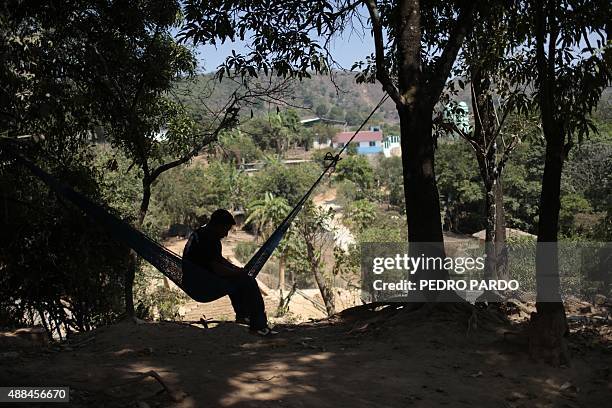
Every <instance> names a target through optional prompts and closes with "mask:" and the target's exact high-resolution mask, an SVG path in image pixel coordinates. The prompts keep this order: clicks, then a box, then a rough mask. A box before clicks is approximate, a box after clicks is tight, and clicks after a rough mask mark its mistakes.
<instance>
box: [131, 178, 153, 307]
mask: <svg viewBox="0 0 612 408" xmlns="http://www.w3.org/2000/svg"><path fill="white" fill-rule="evenodd" d="M142 187H143V192H142V201H141V202H140V210H139V212H138V218H137V220H136V225H135V228H136V229H138V230H140V229H141V228H142V225H143V224H144V219H145V217H146V215H147V211H148V210H149V203H150V202H151V182H150V181H148V179H147V178H146V177H145V178H144V179H143V181H142ZM129 257H130V258H129V262H128V268H127V271H126V274H125V313H126V315H127V316H128V317H130V318H132V317H135V316H136V313H135V309H134V278H135V277H136V268H137V267H138V254H137V253H136V251H134V250H133V249H130V254H129Z"/></svg>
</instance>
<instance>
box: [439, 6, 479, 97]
mask: <svg viewBox="0 0 612 408" xmlns="http://www.w3.org/2000/svg"><path fill="white" fill-rule="evenodd" d="M466 3H467V5H464V6H463V7H462V8H461V11H460V12H459V17H458V18H457V23H456V24H455V26H454V27H453V30H452V31H451V33H450V35H449V37H448V42H447V43H446V46H445V47H444V50H443V51H442V55H440V58H439V59H438V61H437V62H436V65H435V67H434V68H433V75H432V79H437V83H433V84H431V85H432V89H431V91H430V92H429V98H430V100H431V101H437V100H438V99H439V98H440V95H441V94H442V90H443V89H444V85H445V84H446V78H447V77H448V74H449V72H450V70H451V68H452V67H453V63H454V62H455V59H456V58H457V54H458V53H459V50H460V49H461V45H462V44H463V40H464V38H465V37H466V35H467V34H468V33H469V31H470V30H471V29H472V19H473V15H474V9H475V8H476V3H477V2H476V1H467V2H466ZM464 4H465V3H464Z"/></svg>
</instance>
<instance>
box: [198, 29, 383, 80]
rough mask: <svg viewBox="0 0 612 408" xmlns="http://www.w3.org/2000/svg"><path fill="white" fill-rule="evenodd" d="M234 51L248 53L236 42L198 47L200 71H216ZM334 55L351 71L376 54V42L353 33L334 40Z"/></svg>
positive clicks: (368, 36)
mask: <svg viewBox="0 0 612 408" xmlns="http://www.w3.org/2000/svg"><path fill="white" fill-rule="evenodd" d="M232 49H234V50H236V53H242V54H245V53H247V52H248V50H247V48H246V45H245V43H244V42H234V43H229V42H226V43H225V44H219V45H217V47H216V48H215V47H214V46H212V45H205V46H198V47H197V48H196V51H197V53H198V60H199V61H200V69H202V70H203V71H204V72H211V71H216V68H217V67H218V66H219V65H220V64H221V63H223V61H225V58H226V57H227V56H228V55H231V53H232ZM331 52H332V55H333V56H334V59H335V60H336V61H337V62H338V63H339V64H340V65H341V66H342V67H343V68H345V69H350V68H351V66H352V65H353V63H354V62H355V61H360V60H363V59H365V57H366V56H367V55H370V54H371V53H372V52H374V41H373V39H372V37H371V36H370V35H369V33H366V34H365V35H363V34H361V35H358V34H357V33H353V34H351V35H345V36H344V37H338V38H336V39H334V40H333V43H332V48H331Z"/></svg>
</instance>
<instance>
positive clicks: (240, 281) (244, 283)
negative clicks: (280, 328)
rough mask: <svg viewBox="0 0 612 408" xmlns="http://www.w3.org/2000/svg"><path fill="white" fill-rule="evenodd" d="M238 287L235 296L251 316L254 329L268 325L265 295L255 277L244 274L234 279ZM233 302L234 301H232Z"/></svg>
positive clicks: (251, 325) (250, 319)
mask: <svg viewBox="0 0 612 408" xmlns="http://www.w3.org/2000/svg"><path fill="white" fill-rule="evenodd" d="M232 282H233V283H234V285H235V287H236V289H237V290H236V291H235V292H234V291H232V292H234V294H233V296H234V297H237V303H238V304H239V305H240V307H243V309H241V312H242V311H245V312H246V313H247V315H246V316H245V317H248V318H249V325H250V327H251V329H252V330H260V329H263V328H265V327H267V326H268V319H267V317H266V311H265V306H264V301H263V297H262V296H261V291H260V290H259V286H257V281H256V280H255V278H252V277H250V276H242V277H239V278H234V279H232ZM232 304H233V301H232Z"/></svg>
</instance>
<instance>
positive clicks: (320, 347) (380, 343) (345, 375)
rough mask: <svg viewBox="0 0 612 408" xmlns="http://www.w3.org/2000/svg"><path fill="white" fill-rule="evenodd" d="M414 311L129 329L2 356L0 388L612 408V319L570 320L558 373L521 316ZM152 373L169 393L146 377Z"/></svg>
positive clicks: (107, 400) (268, 400) (234, 400)
mask: <svg viewBox="0 0 612 408" xmlns="http://www.w3.org/2000/svg"><path fill="white" fill-rule="evenodd" d="M408 309H409V307H408V305H407V306H404V307H403V308H401V309H397V308H396V307H395V306H393V307H386V308H384V309H382V310H368V309H366V308H365V307H359V308H353V309H348V310H346V311H344V312H343V313H342V314H341V315H339V316H335V317H334V318H332V319H329V320H322V321H318V322H310V323H303V324H300V325H293V326H284V327H281V329H284V331H283V332H282V333H281V334H279V335H278V336H275V337H274V338H271V339H270V338H259V337H256V336H253V335H251V334H249V333H248V331H247V328H246V327H244V326H239V325H236V324H233V323H219V324H214V323H213V324H210V325H209V327H208V328H204V327H203V326H199V325H188V324H184V323H145V324H139V325H136V324H134V323H130V322H124V323H120V324H116V325H113V326H108V327H104V328H100V329H98V330H96V331H94V332H91V333H87V334H82V335H79V336H77V337H74V338H72V339H71V340H70V341H69V342H67V343H65V344H62V345H51V346H46V347H38V348H30V349H27V348H24V347H20V348H18V349H12V350H11V351H9V352H4V353H2V354H0V356H1V357H0V385H2V386H6V385H12V386H18V385H22V386H26V385H28V386H33V385H37V386H69V387H70V388H71V399H72V402H71V403H70V405H69V406H71V407H85V406H96V407H97V406H104V407H140V408H146V407H440V406H448V407H462V406H465V407H569V408H573V407H604V406H609V403H610V397H611V396H612V380H611V378H610V369H611V366H612V343H611V340H612V336H611V330H610V326H609V320H608V319H609V318H608V317H606V318H605V319H604V320H601V319H599V320H597V321H593V319H591V318H590V317H589V316H591V314H589V313H585V314H583V315H580V316H574V315H572V316H573V317H572V318H571V319H570V322H572V323H571V324H572V333H571V335H570V337H569V341H570V350H571V353H572V364H571V366H570V367H563V366H562V367H560V368H555V367H552V366H550V365H548V364H546V363H544V362H534V361H531V360H530V359H529V357H528V355H527V353H526V351H525V350H526V349H527V346H526V344H525V343H524V341H522V337H521V336H519V335H513V334H508V333H516V332H519V331H520V330H521V328H522V325H524V321H525V319H526V314H524V313H521V312H520V311H515V312H514V313H515V314H514V315H513V316H512V320H513V321H514V322H510V321H505V322H504V319H502V315H501V314H498V313H490V312H478V313H476V312H474V311H473V310H474V309H470V307H469V306H467V307H464V306H462V307H455V306H449V307H442V308H440V307H433V308H430V307H424V308H420V309H419V310H416V311H410V310H408ZM470 310H472V311H470ZM571 313H574V312H573V311H572V312H571ZM468 322H469V324H468ZM468 327H469V329H468ZM504 333H506V334H504ZM4 348H5V350H7V348H6V347H4ZM9 349H10V347H9ZM151 370H153V371H155V373H157V374H158V375H159V376H160V378H161V379H162V381H163V382H164V383H165V385H166V386H167V387H168V389H167V390H165V389H164V388H163V387H162V385H160V383H158V382H156V381H155V380H154V379H153V378H152V377H150V376H143V375H139V374H138V373H147V372H149V371H151ZM21 406H23V405H21ZM54 406H58V407H59V406H61V404H55V405H54Z"/></svg>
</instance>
